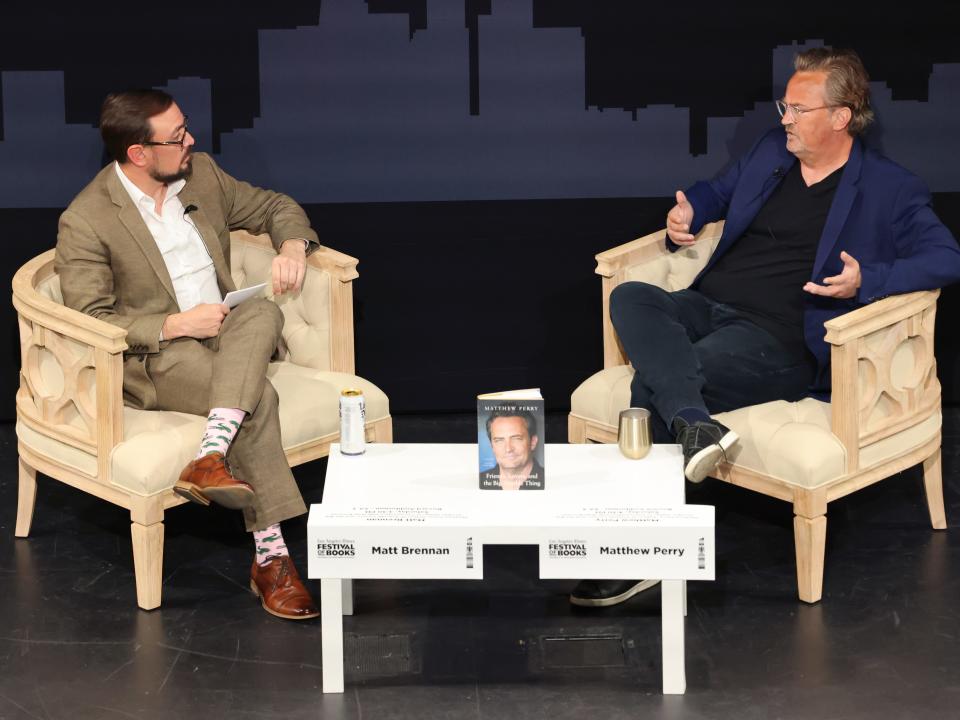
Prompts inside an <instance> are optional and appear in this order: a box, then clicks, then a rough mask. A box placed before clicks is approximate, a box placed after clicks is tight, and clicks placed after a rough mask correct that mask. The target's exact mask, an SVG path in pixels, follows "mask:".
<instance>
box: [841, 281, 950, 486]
mask: <svg viewBox="0 0 960 720" xmlns="http://www.w3.org/2000/svg"><path fill="white" fill-rule="evenodd" d="M939 295H940V291H939V290H923V291H920V292H913V293H907V294H904V295H894V296H891V297H887V298H884V299H883V300H878V301H877V302H875V303H871V304H870V305H866V306H864V307H862V308H858V309H856V310H853V311H852V312H849V313H846V314H844V315H841V316H840V317H837V318H834V319H833V320H828V321H827V322H826V323H824V327H825V328H826V336H825V339H826V341H827V342H828V343H830V344H831V345H832V346H833V347H831V350H830V362H831V373H832V385H833V390H832V395H831V398H830V405H831V428H832V431H833V433H834V434H835V435H836V436H837V437H838V438H839V439H840V441H841V442H842V443H843V446H844V448H845V449H846V452H847V471H848V472H855V471H857V470H858V469H859V468H860V450H862V449H863V448H864V447H866V446H868V445H870V444H872V443H875V442H877V441H879V440H883V439H884V438H887V437H890V436H891V435H894V434H896V433H899V432H901V431H903V430H905V429H907V428H909V427H912V426H913V425H916V424H918V423H920V422H923V421H924V420H927V419H928V418H929V417H930V414H931V413H932V412H935V411H938V410H939V407H940V383H939V381H938V380H937V368H936V358H935V357H934V354H933V331H934V324H935V322H936V310H937V298H938V297H939Z"/></svg>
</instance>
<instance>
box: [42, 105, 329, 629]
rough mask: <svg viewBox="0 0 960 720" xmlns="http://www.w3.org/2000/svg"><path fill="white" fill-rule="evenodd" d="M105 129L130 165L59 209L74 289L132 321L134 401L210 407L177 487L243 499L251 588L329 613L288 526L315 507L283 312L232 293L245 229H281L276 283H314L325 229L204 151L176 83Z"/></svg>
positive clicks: (116, 115)
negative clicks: (296, 458)
mask: <svg viewBox="0 0 960 720" xmlns="http://www.w3.org/2000/svg"><path fill="white" fill-rule="evenodd" d="M100 131H101V135H102V136H103V140H104V144H105V145H106V148H107V151H108V152H109V153H110V155H111V156H112V157H113V159H114V161H115V162H112V163H110V164H109V165H108V166H107V167H105V168H104V169H103V170H101V171H100V172H99V173H98V174H97V176H96V177H95V178H94V179H93V181H92V182H91V183H90V184H89V185H88V186H87V187H86V188H84V189H83V190H82V191H81V192H80V194H79V195H78V196H77V197H76V198H75V199H74V200H73V202H72V203H70V206H69V207H68V208H67V209H66V211H65V212H64V213H63V215H62V216H61V217H60V228H59V234H58V237H57V253H56V268H57V272H58V273H59V274H60V284H61V287H62V291H63V298H64V301H65V303H66V304H67V305H68V306H70V307H72V308H74V309H76V310H80V311H81V312H85V313H88V314H90V315H92V316H94V317H96V318H99V319H101V320H105V321H107V322H110V323H113V324H114V325H118V326H120V327H122V328H124V329H125V330H126V331H127V337H126V340H127V344H128V346H129V347H128V350H127V352H126V353H125V354H124V377H123V390H124V400H125V402H126V403H127V404H128V405H130V406H132V407H136V408H143V409H148V410H149V409H158V410H177V411H181V412H188V413H194V414H198V415H207V416H208V422H207V430H206V432H205V434H204V437H203V440H202V441H201V443H200V449H199V452H198V454H197V459H196V460H194V461H193V462H191V463H190V464H189V465H187V467H186V468H184V470H183V472H182V473H181V475H180V479H179V481H178V482H177V484H176V487H175V488H174V489H175V491H176V492H178V493H179V494H181V495H183V496H184V497H186V498H188V499H190V500H192V501H194V502H198V503H201V504H204V505H209V504H210V502H215V503H218V504H220V505H224V506H226V507H230V508H237V509H242V510H243V513H244V518H245V521H246V527H247V530H249V531H251V532H253V534H254V541H255V548H256V555H255V559H254V562H253V566H252V568H251V577H250V582H251V588H252V589H253V591H254V592H255V593H257V595H258V596H259V597H260V598H261V602H262V604H263V607H264V608H265V609H266V610H267V611H268V612H270V613H272V614H274V615H277V616H278V617H283V618H287V619H294V620H299V619H305V618H310V617H316V616H317V615H318V612H317V609H316V606H315V604H314V603H313V601H312V599H311V597H310V594H309V593H308V591H307V590H306V588H305V587H304V586H303V583H302V582H301V581H300V579H299V577H298V575H297V571H296V568H295V567H294V566H293V564H292V562H291V561H290V557H289V554H288V553H287V549H286V545H284V543H283V536H282V534H281V532H280V522H281V521H282V520H286V519H288V518H291V517H296V516H297V515H301V514H303V513H304V512H306V507H305V505H304V503H303V499H302V498H301V496H300V492H299V490H298V489H297V486H296V483H295V481H294V479H293V475H292V474H291V472H290V468H289V466H288V464H287V461H286V457H285V456H284V452H283V447H282V445H281V442H280V423H279V418H278V414H277V393H276V391H275V390H274V389H273V386H272V385H271V384H270V382H269V381H268V380H267V379H266V370H267V366H268V364H269V362H270V358H271V356H272V355H273V353H274V351H275V349H276V347H277V342H278V340H279V338H280V330H281V328H282V326H283V315H282V314H281V313H280V311H279V309H278V308H277V306H276V305H275V304H274V303H272V302H269V301H268V300H263V299H256V300H247V301H245V302H243V303H241V304H240V305H238V306H236V307H235V308H234V309H232V310H230V309H229V308H227V306H225V305H223V304H222V300H223V295H224V294H225V293H227V292H229V291H231V290H235V289H236V288H235V287H234V284H233V281H232V280H231V276H230V231H231V230H235V229H238V228H242V229H245V230H248V231H249V232H251V233H254V234H259V233H264V232H267V233H270V237H271V238H273V242H274V244H275V247H276V249H277V253H278V254H277V257H276V258H275V259H274V261H273V268H272V284H273V293H274V294H275V295H279V294H281V293H284V292H296V291H297V290H299V289H300V286H301V284H302V282H303V277H304V272H305V269H306V255H307V253H308V252H310V251H311V250H313V249H315V248H316V247H318V242H317V235H316V233H315V232H314V231H313V230H311V229H310V224H309V221H308V220H307V217H306V215H305V214H304V212H303V210H302V209H301V208H300V206H299V205H297V204H296V203H295V202H294V201H293V200H292V199H291V198H289V197H287V196H285V195H281V194H279V193H275V192H271V191H269V190H262V189H260V188H256V187H253V186H252V185H249V184H248V183H245V182H241V181H238V180H235V179H234V178H232V177H230V176H229V175H228V174H227V173H225V172H223V170H221V169H220V168H219V167H218V166H217V165H216V163H214V161H213V160H212V159H211V158H210V157H209V156H208V155H206V154H197V155H194V154H193V144H194V138H193V136H192V135H191V134H190V132H189V131H188V130H187V118H186V116H184V114H183V113H182V112H181V111H180V108H179V107H177V104H176V103H175V102H174V101H173V98H171V97H170V96H169V95H167V94H166V93H164V92H161V91H159V90H133V91H128V92H124V93H116V94H112V95H110V96H108V97H107V99H106V100H105V101H104V104H103V110H102V112H101V117H100ZM228 452H229V465H227V463H226V457H227V456H228Z"/></svg>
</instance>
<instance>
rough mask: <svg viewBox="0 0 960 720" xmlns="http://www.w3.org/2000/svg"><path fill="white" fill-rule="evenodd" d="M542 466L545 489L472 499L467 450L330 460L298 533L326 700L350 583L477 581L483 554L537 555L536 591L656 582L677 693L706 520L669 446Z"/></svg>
mask: <svg viewBox="0 0 960 720" xmlns="http://www.w3.org/2000/svg"><path fill="white" fill-rule="evenodd" d="M545 453H546V457H545V468H546V471H545V476H546V489H545V490H542V491H539V490H538V491H517V492H503V491H490V490H480V489H479V488H478V469H477V446H476V445H466V444H416V445H412V444H407V445H404V444H381V445H377V444H373V445H368V446H367V452H366V453H365V454H364V455H360V456H346V455H341V454H340V452H339V447H338V446H336V445H334V446H333V447H332V448H331V451H330V457H329V460H328V465H327V475H326V481H325V485H324V495H323V503H322V504H316V505H313V506H311V509H310V517H309V520H308V523H307V538H308V542H307V549H308V576H309V577H310V578H313V579H319V580H320V588H321V589H320V604H321V624H322V628H321V629H322V634H323V637H322V652H323V691H324V692H343V618H342V616H343V615H344V614H348V615H349V614H352V612H353V596H352V591H351V583H350V580H351V579H358V578H370V579H374V578H375V579H450V578H463V579H482V577H483V546H484V545H491V544H494V545H495V544H500V545H507V544H509V545H537V546H538V547H539V549H540V550H539V552H540V577H541V578H551V579H556V578H564V579H571V580H581V579H636V578H650V579H660V580H662V590H661V598H662V600H661V602H662V629H663V648H662V651H663V692H664V693H665V694H681V693H683V692H684V691H685V690H686V675H685V670H684V615H685V614H686V580H688V579H699V580H712V579H713V577H714V550H713V548H714V537H713V535H714V533H713V525H714V517H713V508H712V507H707V506H695V505H686V504H685V502H684V484H685V481H684V478H683V470H682V456H681V454H680V450H679V447H678V446H676V445H655V446H654V447H653V449H652V450H651V452H650V454H649V455H648V456H647V457H646V458H644V459H643V460H628V459H626V458H624V457H623V456H622V455H621V454H620V452H619V449H618V448H617V446H616V445H594V444H584V445H550V444H548V445H547V446H546V448H545ZM345 581H346V582H345ZM598 612H602V610H601V611H598Z"/></svg>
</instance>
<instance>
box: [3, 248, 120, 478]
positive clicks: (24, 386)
mask: <svg viewBox="0 0 960 720" xmlns="http://www.w3.org/2000/svg"><path fill="white" fill-rule="evenodd" d="M53 258H54V251H53V250H50V251H48V252H45V253H43V254H42V255H39V256H38V257H36V258H34V259H33V260H31V261H29V262H28V263H27V264H26V265H24V266H23V267H21V268H20V270H18V271H17V273H16V275H14V278H13V305H14V307H15V308H16V310H17V320H18V324H19V327H20V389H19V390H18V391H17V419H18V420H19V421H20V422H22V423H24V424H25V425H27V426H29V427H30V428H31V429H33V430H34V431H36V432H38V433H41V434H43V435H45V436H47V437H50V438H52V439H54V440H58V441H60V442H63V443H66V444H68V445H70V446H72V447H75V448H78V449H80V450H83V451H85V452H89V453H91V454H94V455H96V457H97V465H98V481H100V482H109V476H110V469H109V460H110V451H111V450H112V449H113V447H114V446H115V445H116V444H117V443H119V442H121V441H122V440H123V351H124V350H126V349H127V343H126V339H125V338H126V334H127V332H126V330H124V329H123V328H119V327H117V326H115V325H111V324H110V323H107V322H104V321H103V320H97V319H96V318H94V317H91V316H89V315H85V314H84V313H81V312H77V311H76V310H73V309H71V308H68V307H66V306H64V305H61V304H59V303H57V302H55V301H54V300H51V299H50V298H48V297H45V296H44V295H42V294H41V293H40V292H39V291H38V290H37V287H38V286H39V285H40V284H41V283H43V282H44V281H47V280H48V279H50V278H51V276H52V275H53V274H54V269H53Z"/></svg>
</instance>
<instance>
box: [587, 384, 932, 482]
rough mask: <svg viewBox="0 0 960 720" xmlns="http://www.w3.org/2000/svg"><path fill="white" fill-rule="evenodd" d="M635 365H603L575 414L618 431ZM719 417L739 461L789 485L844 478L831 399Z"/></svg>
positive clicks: (928, 430) (926, 430) (889, 453)
mask: <svg viewBox="0 0 960 720" xmlns="http://www.w3.org/2000/svg"><path fill="white" fill-rule="evenodd" d="M632 379H633V368H631V367H630V366H629V365H620V366H617V367H612V368H608V369H606V370H601V371H600V372H598V373H596V374H594V375H592V376H591V377H589V378H587V379H586V380H585V381H584V382H583V383H581V384H580V386H579V387H578V388H577V389H576V390H574V391H573V395H572V396H571V398H570V412H571V414H572V415H574V416H576V417H579V418H582V419H584V420H590V421H592V422H596V423H599V424H601V425H606V426H607V427H609V428H610V429H613V430H615V429H616V427H617V423H618V420H619V415H620V411H621V410H624V409H626V408H628V407H629V406H630V382H631V381H632ZM714 417H715V418H716V419H717V420H719V421H720V422H722V423H723V424H724V425H726V426H727V427H729V428H730V429H732V430H735V431H736V432H737V434H738V435H739V436H740V442H739V443H738V444H737V446H736V447H735V448H734V449H733V451H732V452H731V453H730V455H729V459H730V460H731V461H732V462H733V463H734V464H735V465H737V466H740V467H744V468H747V469H750V470H754V471H756V472H758V473H762V474H764V475H769V476H771V477H774V478H777V479H779V480H782V481H783V482H785V483H787V484H788V485H796V486H798V487H804V488H816V487H820V486H822V485H827V484H829V483H831V482H834V481H836V480H838V479H840V478H841V477H842V476H843V474H844V472H845V465H846V451H845V450H844V448H843V445H842V444H841V443H840V440H839V439H838V438H837V437H836V436H835V435H834V434H833V433H832V432H831V431H830V404H829V403H825V402H820V401H819V400H814V399H813V398H805V399H803V400H801V401H799V402H794V403H790V402H786V401H783V400H777V401H775V402H769V403H764V404H762V405H752V406H750V407H745V408H740V409H739V410H732V411H730V412H725V413H718V414H716V415H714ZM939 429H940V413H939V412H936V413H933V414H932V415H931V416H930V417H929V418H927V419H926V420H924V421H923V422H921V423H918V424H917V425H915V426H913V427H912V428H909V429H908V430H904V431H902V432H899V433H897V434H895V435H893V436H891V437H889V438H886V439H884V440H881V441H879V442H875V443H873V444H872V445H869V446H867V447H864V448H861V450H860V466H861V468H868V467H870V466H872V465H875V464H879V463H881V462H884V461H886V460H889V459H891V458H894V457H896V456H898V455H900V454H902V453H904V452H906V451H908V450H910V449H912V448H915V447H917V446H919V445H921V444H923V443H925V442H927V441H928V440H930V439H931V438H933V437H934V436H935V435H936V434H937V432H938V431H939Z"/></svg>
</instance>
